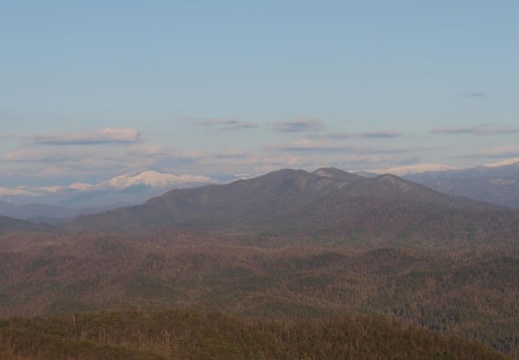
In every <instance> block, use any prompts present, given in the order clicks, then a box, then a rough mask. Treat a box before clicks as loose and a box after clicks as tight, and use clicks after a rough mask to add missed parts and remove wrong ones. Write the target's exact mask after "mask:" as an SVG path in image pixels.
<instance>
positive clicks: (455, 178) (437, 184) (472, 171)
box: [403, 162, 519, 208]
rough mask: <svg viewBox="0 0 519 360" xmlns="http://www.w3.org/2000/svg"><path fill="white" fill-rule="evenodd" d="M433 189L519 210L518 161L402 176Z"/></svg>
mask: <svg viewBox="0 0 519 360" xmlns="http://www.w3.org/2000/svg"><path fill="white" fill-rule="evenodd" d="M403 177H404V178H406V179H408V180H411V181H414V182H417V183H420V184H423V185H425V186H427V187H430V188H431V189H434V190H437V191H440V192H443V193H446V194H450V195H459V196H465V197H468V198H471V199H475V200H478V201H485V202H490V203H495V204H499V205H503V206H508V207H512V208H519V162H512V163H508V162H505V163H498V164H496V165H491V166H479V167H474V168H469V169H448V170H443V171H426V172H421V173H412V174H407V175H403Z"/></svg>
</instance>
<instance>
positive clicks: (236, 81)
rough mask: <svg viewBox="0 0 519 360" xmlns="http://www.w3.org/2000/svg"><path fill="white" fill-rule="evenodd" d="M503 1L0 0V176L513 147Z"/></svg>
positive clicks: (517, 135)
mask: <svg viewBox="0 0 519 360" xmlns="http://www.w3.org/2000/svg"><path fill="white" fill-rule="evenodd" d="M517 19H519V2H518V1H516V0H470V1H469V0H448V1H447V0H437V1H416V0H412V1H411V0H408V1H400V0H394V1H387V0H362V1H361V0H358V1H350V0H341V1H326V0H323V1H307V0H297V1H296V0H284V1H275V0H263V1H238V0H218V1H209V0H196V1H188V0H183V1H175V0H169V1H159V0H148V1H142V0H141V1H137V0H124V1H123V0H109V1H106V0H105V1H97V0H88V1H87V0H74V1H70V0H66V1H56V0H46V1H40V0H0V187H2V186H3V187H15V186H52V185H68V184H71V183H75V182H86V183H95V182H99V181H102V180H106V179H109V178H112V177H114V176H118V175H121V174H128V173H137V172H141V171H145V170H155V171H161V172H166V173H171V174H175V175H187V176H190V175H192V176H199V175H204V176H208V177H210V178H211V179H214V180H215V181H219V180H220V181H222V180H223V179H232V178H238V177H247V176H254V175H260V174H263V173H266V172H269V171H273V170H277V169H281V168H293V169H306V170H314V169H317V168H320V167H324V166H333V167H337V168H340V169H343V170H346V171H367V170H380V169H388V168H393V167H406V166H414V165H420V164H441V165H446V166H450V167H470V166H478V165H484V164H488V163H494V162H498V161H502V160H506V159H510V158H515V157H519V102H518V101H517V95H518V94H519V46H517V39H518V36H519V21H517Z"/></svg>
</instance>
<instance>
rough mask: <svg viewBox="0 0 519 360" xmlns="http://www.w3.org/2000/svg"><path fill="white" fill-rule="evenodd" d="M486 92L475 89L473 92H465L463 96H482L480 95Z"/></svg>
mask: <svg viewBox="0 0 519 360" xmlns="http://www.w3.org/2000/svg"><path fill="white" fill-rule="evenodd" d="M485 95H486V93H484V92H482V91H475V92H470V93H467V94H465V97H472V98H474V97H482V96H485Z"/></svg>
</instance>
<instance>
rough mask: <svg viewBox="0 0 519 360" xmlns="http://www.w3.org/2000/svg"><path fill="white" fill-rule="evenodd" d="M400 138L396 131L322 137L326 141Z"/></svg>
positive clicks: (338, 134)
mask: <svg viewBox="0 0 519 360" xmlns="http://www.w3.org/2000/svg"><path fill="white" fill-rule="evenodd" d="M400 136H402V133H400V132H397V131H365V132H334V133H329V134H326V135H324V136H323V138H328V139H335V140H340V139H350V138H366V139H391V138H396V137H400Z"/></svg>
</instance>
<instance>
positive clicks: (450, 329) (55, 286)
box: [0, 230, 519, 358]
mask: <svg viewBox="0 0 519 360" xmlns="http://www.w3.org/2000/svg"><path fill="white" fill-rule="evenodd" d="M2 248H3V249H4V250H2V251H0V258H1V262H0V273H1V274H2V277H3V279H4V281H3V282H2V283H1V284H0V316H2V317H4V318H12V317H13V316H23V317H28V318H29V317H32V316H40V315H44V316H53V315H56V314H71V313H74V312H78V311H80V312H97V311H101V310H107V311H120V310H124V309H134V308H138V309H150V310H151V309H154V310H161V309H164V308H171V307H184V308H185V307H188V308H191V309H194V310H197V311H202V312H207V311H209V312H212V311H218V312H221V313H223V314H227V315H230V316H235V317H237V318H250V317H254V318H263V319H276V318H291V319H322V318H327V317H333V316H342V315H343V314H364V315H369V316H371V315H373V314H380V315H383V316H385V317H387V318H396V319H399V321H401V322H402V323H405V324H408V325H413V326H418V327H421V328H426V329H431V330H435V331H437V332H438V333H444V334H448V335H457V336H462V337H465V338H467V339H476V340H479V341H482V342H485V343H486V344H488V345H490V346H493V347H494V348H495V349H498V350H499V351H502V352H503V353H507V354H509V355H510V356H512V357H515V358H518V357H519V356H518V355H519V336H518V335H517V334H519V317H518V313H519V301H518V299H519V287H518V285H517V284H519V278H518V277H519V251H518V250H517V249H514V248H513V247H510V248H507V249H505V250H501V249H499V250H492V249H491V248H488V247H468V248H465V249H459V250H457V251H439V250H433V249H429V250H427V249H423V248H422V249H419V248H395V247H392V248H363V247H361V248H353V247H344V246H341V245H333V246H332V245H313V246H312V245H309V244H307V245H304V246H301V245H296V244H293V242H291V241H286V240H285V239H284V238H282V237H281V238H279V237H278V238H268V237H244V236H235V237H232V236H227V235H217V234H206V233H202V232H192V231H186V230H177V231H171V232H167V233H162V234H160V235H159V234H157V235H155V236H133V237H132V236H128V235H114V234H101V233H97V234H81V235H77V234H61V235H60V236H56V234H47V235H44V234H33V235H28V234H24V235H20V234H19V235H16V234H11V235H10V236H4V237H3V238H2Z"/></svg>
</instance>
